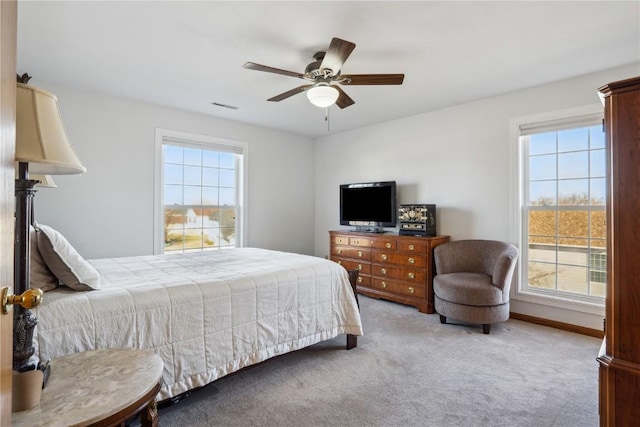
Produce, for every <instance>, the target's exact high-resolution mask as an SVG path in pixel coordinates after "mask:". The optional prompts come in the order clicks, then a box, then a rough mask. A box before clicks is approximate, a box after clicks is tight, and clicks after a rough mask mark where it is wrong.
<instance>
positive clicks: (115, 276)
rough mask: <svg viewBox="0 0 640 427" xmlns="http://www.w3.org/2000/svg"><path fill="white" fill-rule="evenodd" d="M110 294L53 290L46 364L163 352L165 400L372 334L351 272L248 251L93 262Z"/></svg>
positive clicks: (42, 351) (44, 330) (41, 316)
mask: <svg viewBox="0 0 640 427" xmlns="http://www.w3.org/2000/svg"><path fill="white" fill-rule="evenodd" d="M90 262H91V264H93V265H94V266H95V267H96V269H97V270H98V271H99V272H100V274H101V276H102V284H101V288H100V289H99V290H96V291H89V292H77V291H72V290H69V289H68V288H65V287H60V288H58V289H56V290H53V291H50V292H47V293H46V294H45V297H44V302H43V303H42V305H41V306H40V307H38V308H37V309H36V310H35V315H36V317H37V318H38V326H37V327H36V333H35V342H36V347H37V352H38V354H39V356H40V360H48V359H52V358H55V357H58V356H62V355H65V354H69V353H75V352H80V351H87V350H94V349H100V348H117V347H137V348H146V349H152V350H154V351H155V352H156V353H157V354H158V355H159V356H160V357H162V360H163V361H164V374H163V380H164V385H163V387H162V390H161V391H160V393H159V395H158V399H159V400H164V399H166V398H169V397H172V396H175V395H177V394H180V393H182V392H184V391H187V390H189V389H192V388H194V387H198V386H203V385H205V384H208V383H209V382H211V381H213V380H215V379H217V378H220V377H222V376H224V375H226V374H229V373H231V372H234V371H237V370H238V369H240V368H243V367H245V366H248V365H252V364H255V363H258V362H261V361H263V360H266V359H268V358H270V357H273V356H276V355H279V354H283V353H287V352H289V351H293V350H298V349H300V348H303V347H306V346H309V345H311V344H315V343H317V342H320V341H323V340H327V339H331V338H334V337H336V336H337V335H339V334H342V333H347V334H354V335H361V334H362V323H361V320H360V314H359V311H358V307H357V304H356V301H355V297H354V295H353V291H352V290H351V286H350V284H349V278H348V276H347V273H346V271H345V270H344V268H342V267H341V266H339V265H338V264H336V263H334V262H331V261H327V260H324V259H321V258H316V257H311V256H305V255H298V254H291V253H285V252H276V251H268V250H264V249H255V248H239V249H230V250H221V251H213V252H204V253H201V252H199V253H186V254H174V255H156V256H140V257H128V258H113V259H112V258H109V259H98V260H91V261H90Z"/></svg>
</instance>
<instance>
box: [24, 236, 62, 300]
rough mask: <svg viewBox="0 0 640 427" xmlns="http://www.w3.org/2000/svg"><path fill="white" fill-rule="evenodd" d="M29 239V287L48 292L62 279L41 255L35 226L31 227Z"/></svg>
mask: <svg viewBox="0 0 640 427" xmlns="http://www.w3.org/2000/svg"><path fill="white" fill-rule="evenodd" d="M29 239H30V240H31V257H30V258H29V259H30V261H29V263H30V267H29V287H30V288H33V289H41V290H42V292H47V291H50V290H52V289H55V288H56V287H57V286H58V285H59V284H60V281H59V280H58V278H57V277H56V276H55V275H54V274H53V273H52V272H51V270H49V267H47V264H46V263H45V262H44V260H43V259H42V255H40V250H39V249H38V238H37V233H36V230H35V229H34V228H33V227H30V229H29Z"/></svg>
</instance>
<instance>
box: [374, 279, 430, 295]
mask: <svg viewBox="0 0 640 427" xmlns="http://www.w3.org/2000/svg"><path fill="white" fill-rule="evenodd" d="M372 282H373V285H372V287H373V289H376V290H379V291H383V292H391V293H394V294H397V295H404V296H409V297H414V298H424V297H425V295H426V292H425V285H424V284H417V285H410V284H406V283H400V282H395V281H393V280H386V279H378V278H373V279H372Z"/></svg>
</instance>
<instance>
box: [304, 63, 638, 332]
mask: <svg viewBox="0 0 640 427" xmlns="http://www.w3.org/2000/svg"><path fill="white" fill-rule="evenodd" d="M638 74H640V67H639V66H638V64H635V65H633V66H627V67H621V68H617V69H613V70H609V71H606V72H601V73H597V74H591V75H586V76H583V77H580V78H574V79H570V80H566V81H561V82H557V83H553V84H548V85H545V86H540V87H535V88H531V89H528V90H523V91H518V92H513V93H508V94H505V95H502V96H497V97H494V98H489V99H483V100H480V101H477V102H473V103H469V104H464V105H460V106H455V107H452V108H447V109H444V110H439V111H434V112H430V113H425V114H421V115H417V116H412V117H408V118H404V119H400V120H395V121H392V122H387V123H382V124H378V125H375V126H371V127H367V128H361V129H358V130H355V131H350V132H343V133H340V134H335V135H328V136H326V137H322V138H320V139H318V141H317V142H316V145H315V167H316V169H315V186H316V213H315V217H316V222H315V254H316V255H318V256H325V255H326V254H328V250H329V236H328V233H327V232H328V231H329V230H332V229H339V228H340V226H339V220H338V205H339V194H338V187H339V185H340V184H344V183H349V182H358V181H376V180H395V181H397V183H398V202H399V203H434V204H436V205H437V231H438V234H444V235H450V236H451V238H452V239H454V240H459V239H466V238H480V239H481V238H486V239H496V240H505V241H512V233H511V231H512V218H511V215H510V212H511V210H512V205H511V196H512V191H511V181H512V174H511V168H512V166H515V165H512V164H511V163H512V161H511V155H510V148H511V146H512V144H514V143H515V141H512V140H511V139H510V135H509V131H510V126H509V125H510V119H512V118H515V117H521V116H525V115H531V114H537V113H544V112H549V111H556V110H562V109H566V108H571V107H579V106H583V105H589V104H594V103H598V102H600V101H599V98H598V96H597V89H598V87H600V86H602V85H603V84H605V83H609V82H611V81H615V80H619V79H622V78H628V77H633V76H636V75H638ZM356 107H357V106H356ZM380 108H384V104H383V103H382V104H381V106H380ZM511 309H512V311H514V312H519V313H522V314H528V315H532V316H539V317H547V318H550V319H553V320H556V321H561V322H567V323H572V324H578V325H582V326H586V327H590V328H594V329H601V328H602V314H603V313H604V311H602V314H598V315H582V314H579V313H574V312H568V311H566V310H555V309H553V308H548V307H543V306H537V305H535V304H529V303H524V302H520V301H513V302H512V306H511Z"/></svg>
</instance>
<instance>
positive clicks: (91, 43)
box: [18, 0, 640, 137]
mask: <svg viewBox="0 0 640 427" xmlns="http://www.w3.org/2000/svg"><path fill="white" fill-rule="evenodd" d="M18 4H19V7H18V72H19V73H20V74H21V73H24V72H28V73H29V74H30V75H32V76H33V80H32V81H31V83H32V84H34V85H36V86H38V82H39V81H42V82H50V83H53V84H59V85H64V86H72V87H77V88H80V89H86V90H92V91H99V92H106V93H110V94H113V95H117V96H123V97H127V98H133V99H139V100H143V101H147V102H151V103H155V104H160V105H164V106H170V107H175V108H180V109H184V110H189V111H195V112H199V113H203V114H208V115H212V116H218V117H223V118H227V119H232V120H239V121H242V122H248V123H254V124H258V125H263V126H268V127H272V128H276V129H281V130H285V131H289V132H294V133H298V134H302V135H307V136H310V137H318V136H322V135H326V134H327V132H329V130H328V129H327V123H326V122H325V118H324V117H325V112H324V109H320V108H317V107H314V106H312V105H311V104H310V103H309V102H308V100H307V99H306V96H305V95H304V94H298V95H295V96H294V97H292V98H289V99H286V100H284V101H281V102H279V103H274V102H267V101H266V100H267V98H270V97H272V96H274V95H277V94H280V93H282V92H284V91H287V90H289V89H293V88H295V87H297V86H300V85H301V84H304V83H305V81H303V80H299V79H296V78H292V77H288V76H282V75H276V74H271V73H264V72H258V71H252V70H246V69H244V68H242V65H243V64H244V63H245V62H247V61H252V62H257V63H259V64H263V65H268V66H271V67H275V68H281V69H286V70H290V71H295V72H303V70H304V68H305V66H306V65H307V64H308V63H310V62H312V56H313V54H314V53H315V52H317V51H320V50H326V48H327V47H328V45H329V42H330V40H331V38H332V37H339V38H342V39H345V40H348V41H351V42H353V43H355V44H356V48H355V50H354V51H353V53H352V54H351V56H350V57H349V58H348V59H347V61H346V62H345V64H344V66H343V68H342V72H343V73H344V74H368V73H404V74H405V80H404V84H403V85H402V86H342V89H343V90H345V92H347V93H348V94H349V95H350V96H351V98H353V99H354V100H355V104H354V105H352V106H350V107H348V108H345V109H342V110H341V109H339V108H337V107H336V106H333V107H331V108H330V109H329V124H330V131H331V132H340V131H344V130H348V129H354V128H358V127H362V126H367V125H370V124H374V123H379V122H382V121H388V120H393V119H397V118H400V117H406V116H411V115H415V114H420V113H424V112H427V111H432V110H436V109H440V108H444V107H447V106H451V105H456V104H460V103H464V102H469V101H473V100H476V99H481V98H485V97H490V96H494V95H497V94H501V93H505V92H509V91H513V90H518V89H522V88H526V87H531V86H536V85H540V84H544V83H547V82H551V81H556V80H560V79H564V78H570V77H573V76H578V75H582V74H587V73H590V72H594V71H598V70H603V69H607V68H612V67H616V66H619V65H626V64H631V63H638V62H640V2H638V1H587V2H576V1H567V2H563V1H553V2H537V1H530V2H522V1H520V2H504V1H497V2H483V1H471V2H458V1H422V2H417V1H411V2H399V1H386V2H383V1H350V2H347V1H340V2H339V1H323V2H311V1H292V2H284V1H257V2H245V1H242V2H238V1H200V2H187V1H137V2H122V1H108V2H93V1H75V2H56V1H45V2H35V1H24V0H23V1H19V3H18ZM638 73H639V74H640V70H639V71H638ZM603 83H606V82H603ZM42 87H43V88H45V89H46V86H42ZM595 89H596V88H594V92H595ZM211 102H219V103H223V104H230V105H234V106H237V107H239V108H238V109H237V110H229V109H224V108H221V107H216V106H213V105H211Z"/></svg>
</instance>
